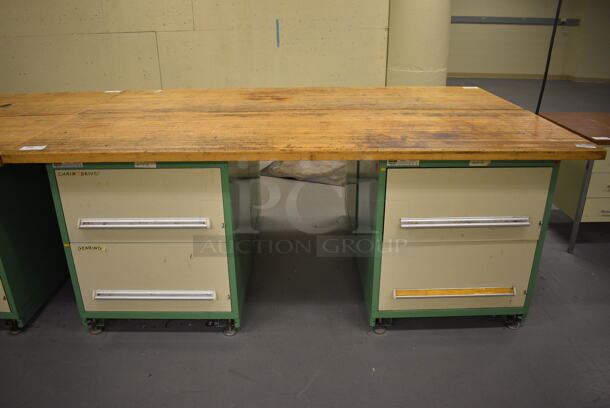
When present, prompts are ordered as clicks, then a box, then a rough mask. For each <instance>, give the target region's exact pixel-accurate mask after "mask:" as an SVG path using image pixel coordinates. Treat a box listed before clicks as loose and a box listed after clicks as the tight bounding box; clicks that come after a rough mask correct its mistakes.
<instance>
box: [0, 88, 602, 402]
mask: <svg viewBox="0 0 610 408" xmlns="http://www.w3.org/2000/svg"><path fill="white" fill-rule="evenodd" d="M450 84H459V85H462V84H468V85H472V84H476V85H479V86H481V87H484V88H488V89H490V90H492V91H493V92H495V93H498V94H499V95H501V96H504V97H506V98H508V99H510V100H513V101H515V102H521V103H524V101H525V100H526V99H527V98H526V97H525V96H527V95H530V94H531V95H535V92H534V91H532V90H531V89H530V88H532V81H514V80H472V79H468V80H463V81H458V80H456V79H452V80H450ZM520 84H521V85H522V86H521V85H520ZM528 84H529V85H528ZM572 85H573V88H572V89H573V90H574V93H573V94H570V95H571V96H570V97H569V98H568V97H565V98H564V97H562V98H561V101H556V100H555V99H554V97H553V99H551V101H550V102H548V104H549V109H547V110H579V109H578V107H579V106H580V107H582V106H586V107H587V109H585V110H596V111H603V110H605V111H610V110H609V108H610V107H609V106H608V103H610V98H608V95H609V93H608V91H609V89H610V88H609V87H608V86H607V85H603V86H601V85H595V86H591V85H589V84H569V83H563V82H562V83H555V82H553V83H551V88H550V89H554V88H555V87H557V89H558V91H557V92H559V93H562V92H565V90H563V88H564V87H567V88H569V87H571V86H572ZM520 89H521V90H520ZM523 89H527V90H528V91H527V92H530V91H531V92H530V93H527V92H525V91H523ZM522 92H525V93H526V95H525V96H523V95H522ZM590 93H592V95H593V96H594V97H595V98H597V99H596V100H597V102H598V103H597V104H596V105H595V106H592V107H591V109H589V105H586V102H585V100H586V99H587V96H588V95H589V94H590ZM552 94H553V92H549V93H548V95H552ZM595 95H597V96H595ZM549 99H550V98H549ZM579 101H582V102H579ZM568 103H576V104H577V106H576V105H574V106H572V105H570V106H569V105H568ZM533 104H534V105H535V97H534V101H533ZM524 105H525V106H526V107H531V102H529V101H528V102H527V103H524ZM562 108H564V109H562ZM307 188H314V187H307ZM312 194H313V193H312ZM316 194H317V197H318V198H319V201H318V202H331V203H332V206H331V207H327V206H326V207H325V211H324V212H323V216H319V219H318V220H317V221H316V219H315V217H314V215H315V214H319V213H318V212H317V210H316V209H315V208H314V209H311V208H310V210H309V211H311V213H310V214H309V215H307V214H306V215H307V216H306V217H305V218H306V219H307V220H308V222H310V223H311V225H312V227H319V228H324V229H327V230H328V229H330V228H334V230H340V229H342V228H344V227H345V225H344V223H342V222H338V223H337V224H336V225H334V226H333V225H332V222H333V216H334V217H335V218H336V219H338V220H340V219H341V218H340V215H341V210H342V209H341V205H340V203H341V201H340V200H341V198H340V194H337V190H336V188H335V187H328V186H321V187H319V190H318V191H317V193H316ZM307 196H308V197H310V196H311V195H310V194H307ZM329 208H330V209H329ZM282 216H283V215H282V214H277V213H273V212H269V213H267V214H265V217H264V218H263V226H267V227H269V228H266V229H267V230H269V232H267V233H266V234H265V235H264V237H263V238H265V239H270V240H273V241H275V242H277V240H280V239H285V240H300V241H303V242H308V241H310V240H311V239H312V236H311V235H304V234H297V233H295V232H293V231H288V232H282V231H281V228H279V227H280V226H281V223H279V222H278V219H280V218H281V217H282ZM320 220H321V221H320ZM609 226H610V224H585V225H584V226H583V228H582V230H581V236H580V240H579V244H578V246H577V247H576V251H575V252H574V254H572V255H570V254H568V253H566V252H565V248H566V243H567V236H568V233H569V220H568V219H567V218H566V217H565V216H564V215H563V214H562V213H560V212H559V211H554V212H553V216H552V225H551V228H550V229H549V232H548V235H547V241H546V244H545V249H544V254H543V258H542V263H541V266H540V275H539V279H538V283H537V288H536V294H535V296H534V301H533V305H532V308H531V313H530V315H529V318H528V319H527V321H526V323H525V324H524V326H523V327H522V328H521V329H520V330H510V329H507V328H505V327H504V325H503V323H502V321H501V320H499V319H493V318H486V317H471V318H427V319H409V320H399V321H397V322H396V323H395V325H394V327H393V329H392V330H391V331H389V332H388V333H387V334H386V335H383V336H378V335H375V334H373V333H372V332H371V331H370V330H369V329H368V327H367V321H366V315H365V310H364V305H363V303H362V295H361V287H360V282H359V280H358V275H357V274H356V272H355V269H354V264H353V261H352V259H349V258H317V257H316V256H315V254H309V253H306V252H305V251H301V252H299V253H297V254H290V255H281V254H275V255H269V254H266V253H263V254H261V256H259V257H258V259H257V265H256V270H255V271H254V273H253V276H252V279H251V282H250V283H251V284H250V288H249V293H248V300H247V304H246V312H245V316H244V317H245V320H244V327H243V328H242V330H241V331H240V333H239V334H238V335H237V336H235V337H232V338H228V337H225V336H223V335H222V334H221V333H220V332H219V331H218V330H216V329H208V328H205V327H203V324H202V322H199V321H166V320H163V321H136V320H132V321H119V320H115V321H110V322H108V324H107V330H106V332H104V333H103V334H101V335H99V336H91V335H89V334H87V332H86V331H85V330H84V328H83V327H82V326H81V325H80V321H79V318H78V313H77V310H76V305H75V303H74V299H73V295H72V292H71V287H70V286H69V285H66V286H65V287H64V288H63V289H62V290H61V291H60V292H59V293H58V294H57V295H56V296H55V298H53V299H52V300H51V302H50V303H49V304H48V305H47V307H46V308H45V309H44V310H43V311H42V313H41V314H40V316H39V317H38V318H37V319H36V320H35V321H34V322H33V323H32V325H31V327H30V328H29V329H28V330H27V331H25V332H24V333H22V334H21V335H19V336H10V335H8V334H6V335H0V356H1V361H2V375H1V376H2V378H1V380H0V401H1V402H0V404H2V406H6V407H15V408H16V407H34V406H36V407H38V406H61V407H85V406H86V407H97V406H100V407H102V406H103V407H107V406H113V407H133V406H146V407H177V406H206V407H265V408H269V407H308V406H314V407H342V406H352V407H361V406H362V407H364V406H378V405H379V406H381V405H383V406H385V407H405V406H416V407H428V406H435V407H442V406H469V407H489V406H494V407H530V406H553V407H570V408H571V407H575V406H577V407H608V406H610V267H609V266H610V228H609Z"/></svg>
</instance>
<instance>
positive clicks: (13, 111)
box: [0, 92, 118, 117]
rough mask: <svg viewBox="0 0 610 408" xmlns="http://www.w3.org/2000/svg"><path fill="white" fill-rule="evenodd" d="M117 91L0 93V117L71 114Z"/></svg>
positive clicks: (115, 94) (112, 95)
mask: <svg viewBox="0 0 610 408" xmlns="http://www.w3.org/2000/svg"><path fill="white" fill-rule="evenodd" d="M117 95H118V93H114V92H112V93H105V92H53V93H31V94H0V117H5V116H33V115H71V114H76V113H79V112H82V111H84V110H85V109H89V108H91V107H94V106H95V105H97V104H99V103H102V102H104V101H108V100H110V99H112V98H113V97H114V96H117Z"/></svg>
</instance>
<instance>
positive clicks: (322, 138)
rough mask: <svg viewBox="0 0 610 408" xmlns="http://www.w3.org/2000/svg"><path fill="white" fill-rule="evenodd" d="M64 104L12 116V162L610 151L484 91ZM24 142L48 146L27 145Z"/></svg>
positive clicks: (138, 95)
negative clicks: (36, 113) (44, 112)
mask: <svg viewBox="0 0 610 408" xmlns="http://www.w3.org/2000/svg"><path fill="white" fill-rule="evenodd" d="M98 94H99V93H98ZM81 96H82V95H81ZM75 98H78V97H75ZM60 99H61V98H60ZM83 99H84V100H86V99H87V98H83ZM41 103H43V102H41ZM60 105H61V103H60ZM67 105H69V104H66V103H63V106H67ZM76 105H77V104H75V106H76ZM32 106H34V104H32ZM81 108H82V109H81ZM0 109H1V108H0ZM45 109H47V110H48V111H52V110H51V108H45ZM62 109H64V110H59V109H56V110H54V111H53V112H55V114H56V115H57V114H59V112H63V113H68V112H70V113H71V114H70V115H67V116H62V118H61V119H62V120H59V121H57V122H56V123H46V127H44V126H45V125H44V124H42V122H41V123H39V124H38V126H35V125H33V124H32V123H31V120H32V119H31V118H32V117H34V116H23V115H22V116H18V115H15V116H5V117H0V139H3V138H5V134H4V132H2V131H1V129H3V126H5V127H7V128H10V129H13V133H10V132H7V134H9V133H10V134H11V135H12V136H11V137H12V139H11V141H10V143H4V144H3V143H2V142H0V155H1V157H2V160H3V161H4V162H5V163H51V162H74V161H76V162H81V161H82V162H105V161H107V162H120V161H206V160H219V161H221V160H359V159H361V160H373V159H381V160H383V159H387V160H400V159H428V160H468V159H480V160H562V159H601V158H603V157H605V150H604V149H602V148H599V147H597V146H594V145H593V144H591V143H589V142H587V141H586V140H584V139H582V138H580V137H579V136H577V135H575V134H573V133H571V132H570V131H568V130H566V129H564V128H562V127H559V126H557V125H555V124H553V123H551V122H549V121H547V120H546V119H543V118H541V117H538V116H536V115H534V114H532V113H530V112H528V111H525V110H522V109H520V108H518V107H516V106H515V105H513V104H511V103H509V102H507V101H504V100H502V99H501V98H498V97H496V96H494V95H492V94H490V93H488V92H485V91H483V90H481V89H468V88H461V87H432V88H423V87H421V88H415V87H414V88H405V87H403V88H284V89H233V90H226V89H225V90H177V91H162V92H154V91H126V92H122V93H120V94H115V95H113V96H111V97H103V98H102V100H101V101H100V100H99V99H95V100H94V101H93V102H92V103H91V104H88V103H86V102H83V103H82V105H81V106H80V107H79V108H78V109H77V108H76V107H74V109H73V110H72V111H68V110H67V108H62ZM71 109H72V108H71ZM32 111H33V109H32ZM39 117H41V118H43V117H46V118H49V117H51V116H39ZM28 120H29V121H30V122H28ZM41 120H42V119H41ZM5 121H6V123H9V122H10V124H6V125H3V123H4V122H5ZM20 121H21V122H20ZM19 127H22V128H23V129H21V130H19V132H17V131H15V130H14V129H16V128H19ZM17 136H19V137H22V140H21V141H19V140H18V139H19V137H17ZM23 145H36V146H43V145H46V146H47V147H46V148H45V149H44V150H42V151H21V150H18V148H19V147H20V146H23ZM583 146H588V147H583Z"/></svg>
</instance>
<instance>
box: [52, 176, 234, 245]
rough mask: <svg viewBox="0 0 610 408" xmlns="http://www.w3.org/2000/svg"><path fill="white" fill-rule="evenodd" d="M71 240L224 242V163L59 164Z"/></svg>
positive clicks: (59, 182) (62, 198)
mask: <svg viewBox="0 0 610 408" xmlns="http://www.w3.org/2000/svg"><path fill="white" fill-rule="evenodd" d="M55 174H56V176H57V185H58V188H59V193H60V198H61V204H62V207H63V213H64V217H65V220H66V226H67V229H68V235H69V238H70V242H193V240H204V241H206V240H210V241H217V242H223V241H225V234H224V213H223V201H222V185H221V178H220V169H217V168H189V169H116V170H111V169H107V170H106V169H105V170H56V171H55Z"/></svg>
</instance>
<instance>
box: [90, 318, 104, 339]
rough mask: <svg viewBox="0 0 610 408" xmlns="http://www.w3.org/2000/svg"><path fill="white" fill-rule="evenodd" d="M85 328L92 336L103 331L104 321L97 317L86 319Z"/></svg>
mask: <svg viewBox="0 0 610 408" xmlns="http://www.w3.org/2000/svg"><path fill="white" fill-rule="evenodd" d="M87 330H88V332H89V334H90V335H92V336H97V335H98V334H102V333H103V332H104V323H103V322H102V321H100V320H97V319H90V320H88V321H87Z"/></svg>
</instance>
